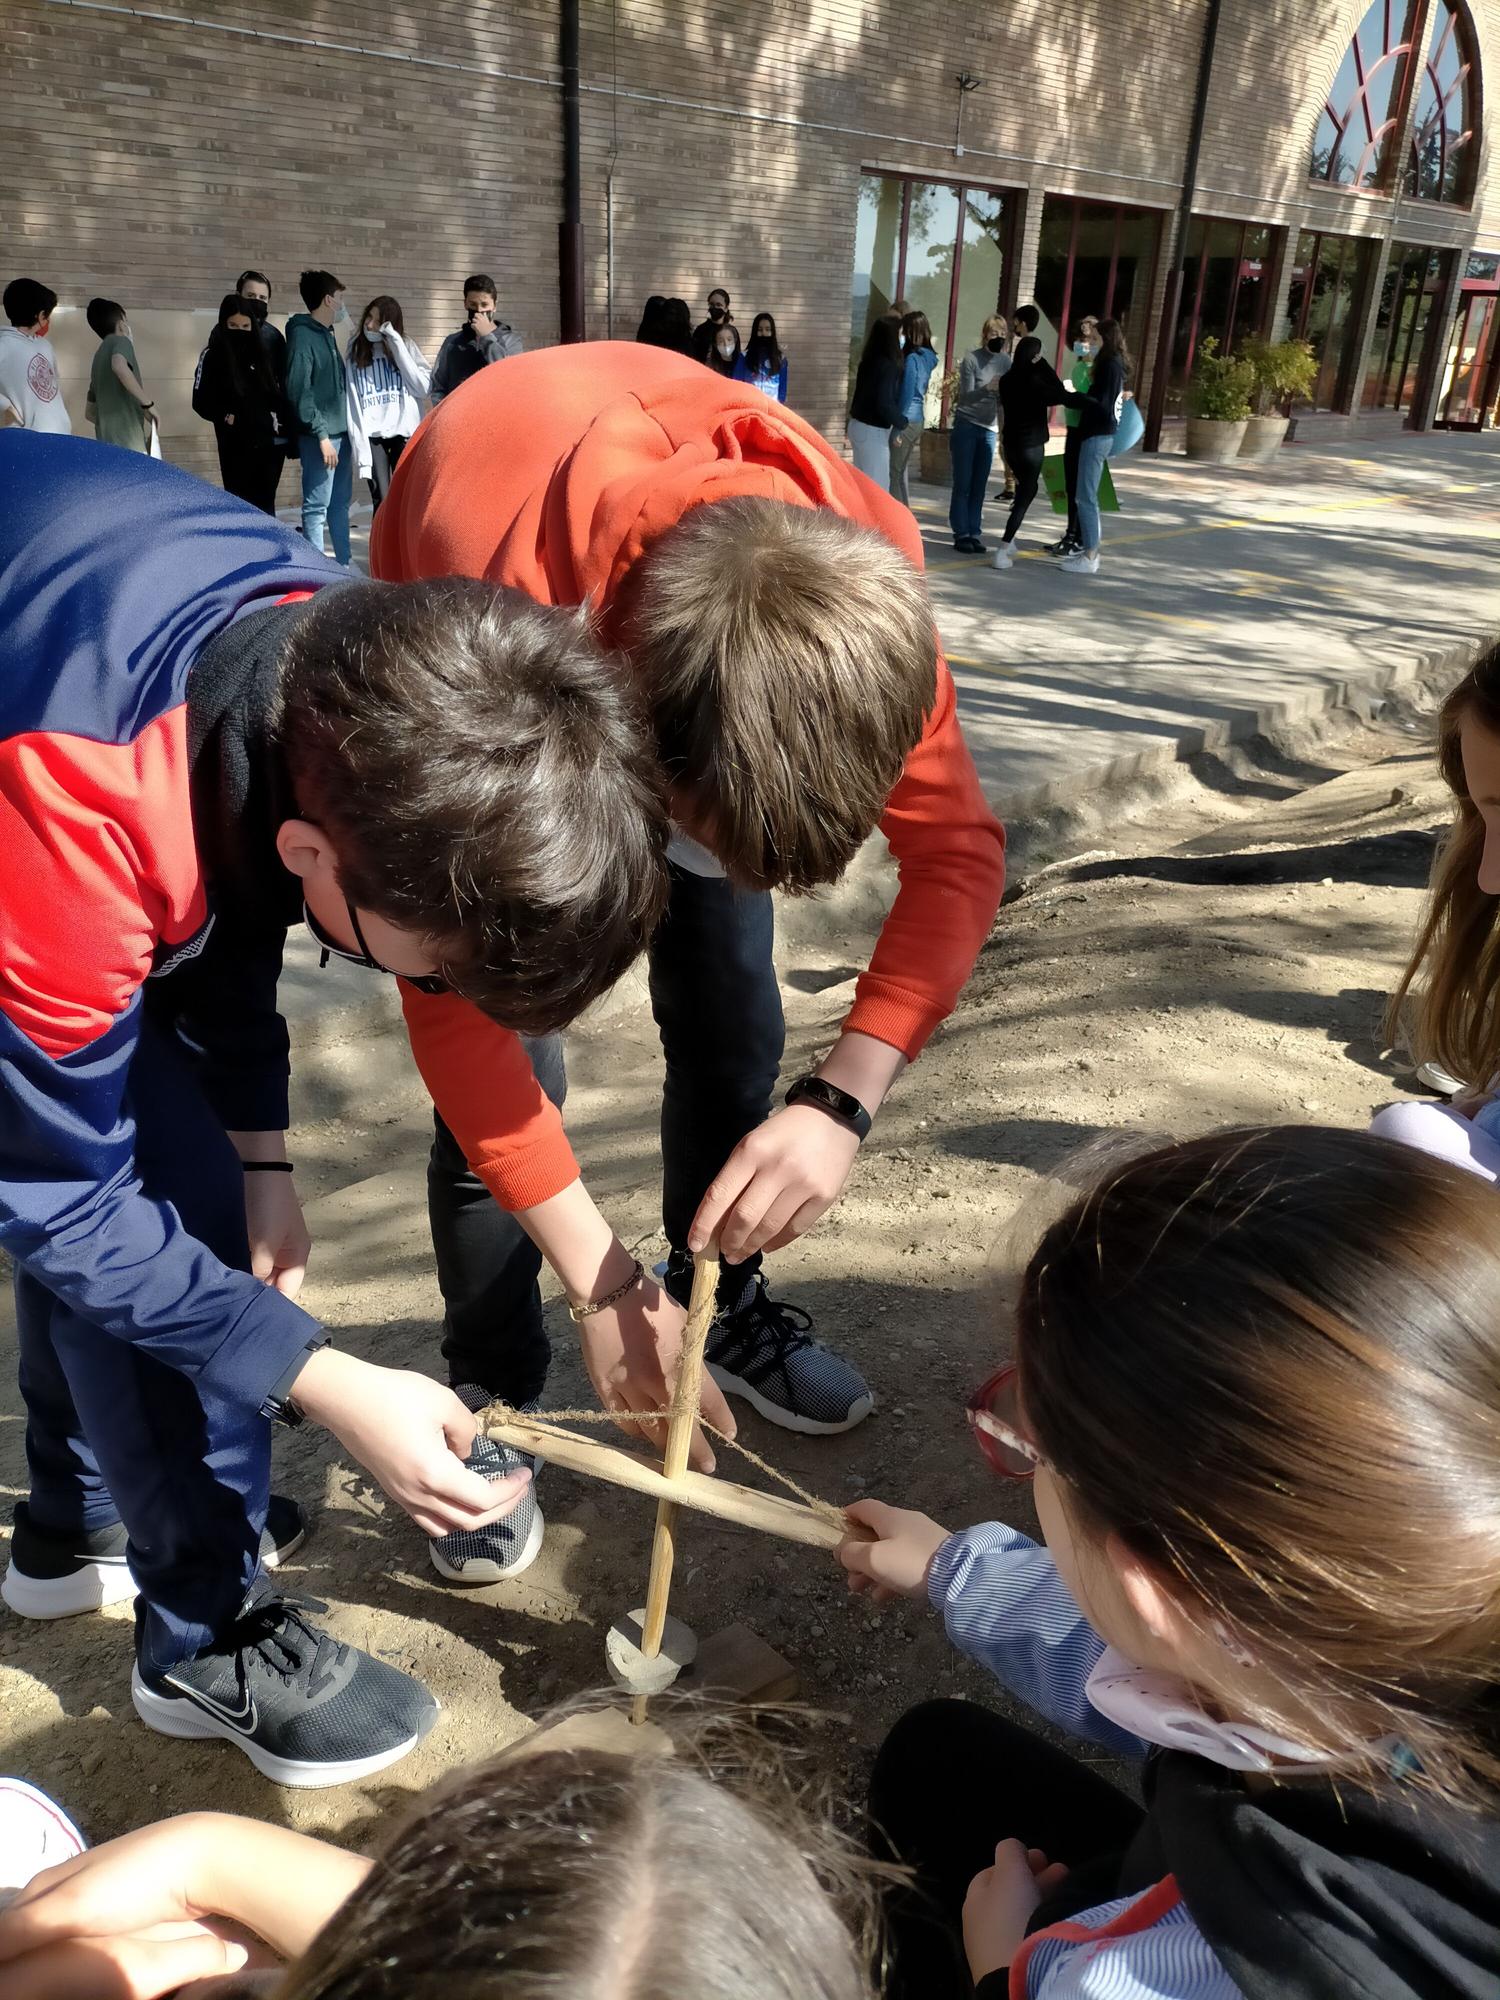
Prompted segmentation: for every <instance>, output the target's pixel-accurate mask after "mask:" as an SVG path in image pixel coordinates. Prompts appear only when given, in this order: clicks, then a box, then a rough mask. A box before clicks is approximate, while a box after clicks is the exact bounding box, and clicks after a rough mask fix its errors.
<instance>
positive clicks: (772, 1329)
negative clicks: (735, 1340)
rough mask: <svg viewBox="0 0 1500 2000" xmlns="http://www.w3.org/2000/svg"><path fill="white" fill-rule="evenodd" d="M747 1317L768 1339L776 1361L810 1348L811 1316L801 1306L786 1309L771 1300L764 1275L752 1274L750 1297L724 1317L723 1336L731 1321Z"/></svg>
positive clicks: (782, 1304)
mask: <svg viewBox="0 0 1500 2000" xmlns="http://www.w3.org/2000/svg"><path fill="white" fill-rule="evenodd" d="M747 1314H752V1315H753V1316H754V1322H753V1323H754V1325H755V1327H756V1330H757V1331H764V1332H765V1333H766V1334H768V1335H769V1336H770V1339H771V1342H772V1345H773V1346H774V1347H775V1349H776V1358H777V1360H778V1361H782V1360H785V1358H786V1356H787V1355H789V1354H795V1353H796V1352H797V1350H798V1348H799V1347H811V1346H812V1344H813V1343H812V1314H811V1313H810V1312H806V1311H804V1309H803V1308H802V1307H801V1306H789V1305H787V1304H786V1303H785V1302H784V1301H783V1300H781V1299H773V1298H772V1297H771V1291H770V1287H769V1286H768V1285H767V1283H766V1274H765V1272H764V1271H757V1272H756V1274H755V1295H754V1297H753V1298H751V1299H749V1300H747V1301H746V1303H745V1304H744V1305H742V1306H739V1307H737V1308H736V1310H735V1311H734V1312H732V1313H728V1314H726V1316H725V1321H724V1331H725V1333H726V1334H732V1333H733V1330H734V1323H735V1321H736V1320H737V1319H740V1318H741V1317H743V1316H744V1315H747Z"/></svg>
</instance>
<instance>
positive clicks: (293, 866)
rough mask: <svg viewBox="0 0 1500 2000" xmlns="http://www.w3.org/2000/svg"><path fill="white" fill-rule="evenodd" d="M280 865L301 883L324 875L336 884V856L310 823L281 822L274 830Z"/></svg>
mask: <svg viewBox="0 0 1500 2000" xmlns="http://www.w3.org/2000/svg"><path fill="white" fill-rule="evenodd" d="M276 852H277V854H278V855H279V856H280V858H281V865H282V867H283V868H285V869H287V870H288V871H289V872H290V873H291V874H293V875H296V876H299V877H300V878H301V879H302V880H303V881H304V882H305V881H307V879H308V878H309V876H313V875H319V874H322V873H324V872H325V871H326V872H327V873H329V874H331V875H332V876H333V878H334V880H335V881H337V880H338V856H337V855H336V854H335V853H334V851H333V843H332V842H331V841H330V840H329V838H328V835H327V834H326V833H325V832H324V831H323V829H322V827H320V826H314V825H313V823H312V821H311V820H310V819H284V820H283V821H282V822H281V824H280V826H279V827H277V829H276Z"/></svg>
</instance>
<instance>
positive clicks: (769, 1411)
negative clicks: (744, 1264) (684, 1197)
mask: <svg viewBox="0 0 1500 2000" xmlns="http://www.w3.org/2000/svg"><path fill="white" fill-rule="evenodd" d="M658 1275H659V1276H662V1277H663V1282H664V1283H665V1285H666V1288H667V1290H668V1291H669V1292H670V1293H671V1295H672V1297H673V1298H674V1299H676V1300H677V1302H678V1304H679V1305H686V1304H687V1302H688V1297H689V1295H690V1294H691V1292H692V1289H693V1260H692V1258H691V1257H686V1256H680V1255H679V1254H677V1253H676V1252H674V1253H673V1255H672V1258H671V1260H670V1262H669V1263H667V1264H666V1265H664V1266H662V1267H660V1270H659V1272H658ZM811 1329H812V1316H811V1314H810V1313H806V1312H804V1311H803V1310H802V1308H801V1307H800V1306H789V1305H784V1304H782V1303H781V1302H780V1301H779V1300H776V1299H773V1298H772V1297H771V1294H770V1292H769V1290H768V1289H767V1286H766V1280H765V1274H764V1273H763V1272H760V1271H757V1272H756V1274H755V1276H754V1277H753V1278H749V1279H747V1280H746V1282H745V1287H744V1290H743V1291H742V1292H741V1293H740V1295H739V1299H738V1301H737V1303H736V1304H735V1306H734V1307H733V1308H732V1310H730V1311H727V1312H726V1311H724V1310H723V1309H722V1308H721V1309H720V1313H719V1318H718V1322H717V1324H716V1325H715V1327H714V1329H713V1331H712V1333H710V1335H709V1337H708V1349H707V1361H708V1369H709V1373H710V1374H711V1375H712V1376H713V1378H714V1380H715V1381H716V1382H717V1383H718V1385H719V1387H720V1388H721V1389H722V1390H723V1391H724V1393H725V1395H726V1396H740V1397H742V1398H743V1399H744V1401H745V1402H747V1403H748V1404H749V1405H750V1407H751V1408H752V1409H753V1410H758V1411H759V1412H760V1414H761V1416H763V1417H765V1418H766V1419H767V1420H768V1421H769V1422H770V1423H773V1424H779V1425H780V1426H781V1428H782V1429H783V1430H784V1431H802V1432H804V1433H806V1434H808V1435H810V1436H816V1437H825V1436H830V1435H832V1434H833V1433H834V1432H837V1431H852V1430H853V1429H854V1426H855V1425H856V1424H860V1423H863V1422H864V1420H865V1418H866V1417H867V1416H868V1415H869V1414H870V1412H871V1410H873V1409H874V1407H875V1398H874V1396H873V1395H872V1394H871V1393H870V1389H869V1387H868V1385H867V1384H866V1382H865V1381H864V1379H863V1377H862V1376H861V1375H859V1374H858V1373H857V1372H856V1370H854V1369H853V1368H851V1367H850V1366H849V1364H848V1362H847V1361H841V1360H840V1359H839V1357H838V1355H836V1354H835V1353H834V1352H833V1351H832V1349H830V1348H827V1347H823V1346H821V1345H820V1344H819V1343H818V1342H817V1341H816V1340H814V1339H813V1337H812V1331H811Z"/></svg>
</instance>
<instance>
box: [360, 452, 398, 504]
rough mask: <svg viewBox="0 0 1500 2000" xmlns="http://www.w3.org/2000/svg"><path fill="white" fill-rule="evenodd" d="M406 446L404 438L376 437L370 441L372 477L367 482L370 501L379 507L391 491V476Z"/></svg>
mask: <svg viewBox="0 0 1500 2000" xmlns="http://www.w3.org/2000/svg"><path fill="white" fill-rule="evenodd" d="M405 444H406V439H405V438H404V437H376V438H371V439H370V476H369V478H368V479H367V480H366V481H365V484H366V486H368V487H369V489H370V501H371V504H372V505H373V506H376V507H378V506H379V505H380V503H381V501H382V500H383V499H384V498H385V496H386V494H387V493H389V492H390V490H391V474H392V473H393V472H394V471H395V470H396V461H397V460H398V459H399V458H400V456H401V453H402V450H403V449H404V447H405Z"/></svg>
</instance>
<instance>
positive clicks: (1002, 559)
mask: <svg viewBox="0 0 1500 2000" xmlns="http://www.w3.org/2000/svg"><path fill="white" fill-rule="evenodd" d="M1015 566H1016V558H1015V553H1014V551H1013V550H1012V548H1011V545H1010V543H1009V542H1002V543H1001V544H1000V546H999V548H998V549H996V551H995V555H994V567H995V568H996V569H1014V568H1015Z"/></svg>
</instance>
